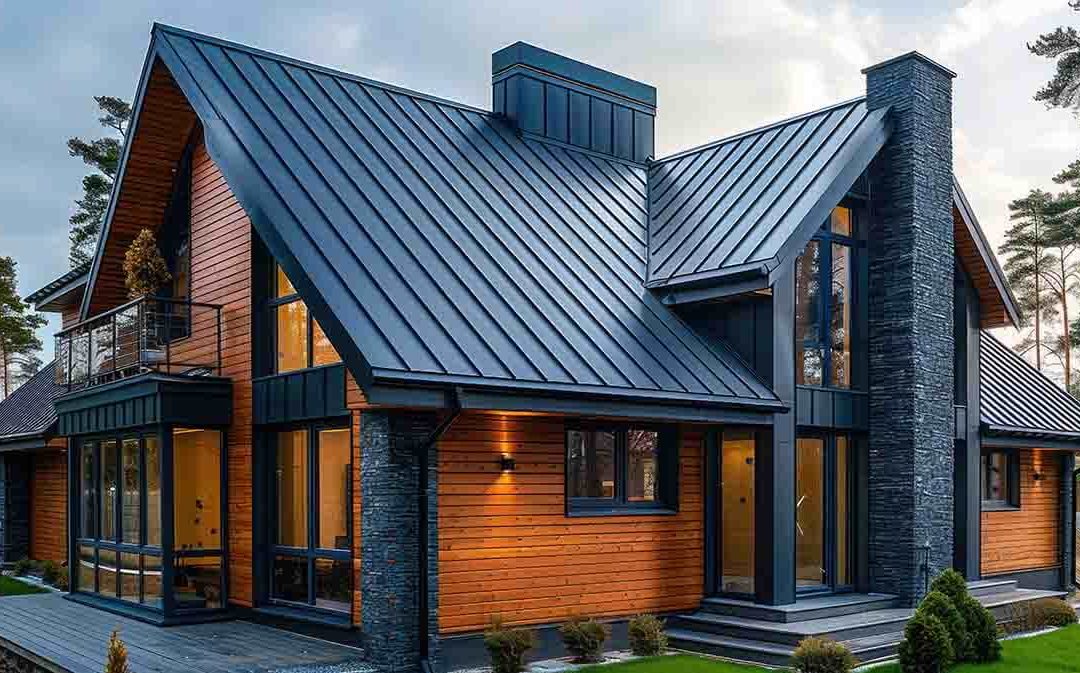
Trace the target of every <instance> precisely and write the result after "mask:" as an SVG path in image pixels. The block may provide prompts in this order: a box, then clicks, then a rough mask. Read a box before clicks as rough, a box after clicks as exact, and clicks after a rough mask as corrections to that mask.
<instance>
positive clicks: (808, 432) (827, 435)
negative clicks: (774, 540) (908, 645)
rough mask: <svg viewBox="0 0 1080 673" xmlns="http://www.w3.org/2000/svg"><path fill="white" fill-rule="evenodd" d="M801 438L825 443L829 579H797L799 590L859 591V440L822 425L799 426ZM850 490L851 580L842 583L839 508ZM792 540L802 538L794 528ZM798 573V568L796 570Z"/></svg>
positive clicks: (825, 548) (810, 592) (800, 592)
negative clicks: (842, 451)
mask: <svg viewBox="0 0 1080 673" xmlns="http://www.w3.org/2000/svg"><path fill="white" fill-rule="evenodd" d="M841 438H842V439H843V440H844V441H845V442H846V444H847V450H846V454H847V455H846V459H847V465H846V466H845V471H844V472H845V476H846V477H847V481H846V483H844V484H840V483H839V481H838V479H837V478H836V476H837V468H838V467H839V464H840V463H839V456H838V455H837V454H838V453H839V449H838V448H837V445H838V444H839V442H840V439H841ZM800 439H814V440H820V441H821V442H822V451H823V456H822V458H823V462H822V470H823V474H824V476H825V484H823V491H822V495H823V497H824V505H825V507H824V511H823V513H822V514H823V517H824V537H823V539H822V544H823V545H824V546H823V552H824V561H825V566H826V568H825V571H826V572H825V574H826V582H824V583H823V584H815V585H804V586H799V585H798V580H797V578H796V593H797V594H798V595H800V596H804V595H814V594H840V593H850V592H852V591H854V590H855V585H856V583H857V579H856V575H857V572H858V571H857V567H856V566H857V560H858V559H857V546H858V542H857V539H856V537H857V535H858V513H857V511H856V508H857V494H856V489H857V484H858V476H857V475H856V468H857V465H858V461H857V459H856V457H855V451H856V450H857V447H858V440H857V439H856V436H855V434H854V433H851V432H846V431H842V430H836V431H831V430H825V429H821V428H804V427H799V428H798V430H797V432H796V435H795V441H796V442H798V440H800ZM796 460H798V451H797V450H796ZM841 489H844V490H846V491H847V517H846V518H847V522H846V525H847V533H848V541H847V545H846V550H847V559H846V560H845V562H846V564H847V569H848V577H849V581H848V582H846V583H841V582H840V581H839V578H838V577H836V575H837V573H838V571H839V568H840V564H839V557H838V554H837V550H838V548H839V546H840V545H839V533H840V531H839V530H838V528H837V524H838V522H839V519H838V517H837V509H838V504H839V499H840V496H841V493H840V490H841ZM795 497H796V500H797V499H798V492H796V493H795ZM795 525H796V528H797V527H798V516H797V515H796V524H795ZM791 539H792V541H793V542H794V541H795V540H797V539H798V533H797V531H796V530H793V531H792V538H791ZM793 572H797V570H793Z"/></svg>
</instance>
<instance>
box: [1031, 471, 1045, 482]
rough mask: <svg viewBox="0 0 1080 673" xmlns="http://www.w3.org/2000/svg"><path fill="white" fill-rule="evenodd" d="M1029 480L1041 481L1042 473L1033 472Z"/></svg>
mask: <svg viewBox="0 0 1080 673" xmlns="http://www.w3.org/2000/svg"><path fill="white" fill-rule="evenodd" d="M1031 478H1032V479H1034V480H1035V481H1042V478H1043V476H1042V472H1035V473H1034V474H1032V475H1031Z"/></svg>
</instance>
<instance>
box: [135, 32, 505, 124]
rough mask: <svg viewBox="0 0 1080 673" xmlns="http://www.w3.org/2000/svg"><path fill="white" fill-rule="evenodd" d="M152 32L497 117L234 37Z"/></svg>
mask: <svg viewBox="0 0 1080 673" xmlns="http://www.w3.org/2000/svg"><path fill="white" fill-rule="evenodd" d="M151 32H152V34H156V33H159V32H160V33H165V34H171V35H176V36H178V37H183V38H187V39H189V40H197V41H200V42H205V43H208V44H212V45H215V46H217V47H222V48H225V49H234V50H236V51H242V52H244V53H247V54H249V55H252V56H257V57H261V58H268V59H271V60H274V61H278V62H280V63H287V64H289V65H293V66H296V67H298V68H303V69H305V70H311V71H313V72H319V73H322V74H324V75H330V76H331V77H339V78H342V79H347V80H350V81H353V82H356V83H357V84H362V85H364V86H373V87H376V88H379V89H383V90H385V91H389V92H391V93H396V94H401V95H405V96H410V97H412V98H419V99H421V100H426V101H429V102H432V103H437V104H440V105H449V106H451V107H455V108H458V109H461V110H467V111H469V112H476V113H479V114H483V115H488V116H496V115H495V113H494V112H492V111H491V110H485V109H484V108H480V107H476V106H473V105H469V104H468V103H462V102H459V101H455V100H451V99H449V98H443V97H441V96H436V95H434V94H429V93H425V92H423V91H416V90H415V89H409V88H406V87H403V86H400V85H397V84H389V83H387V82H380V81H379V80H376V79H371V78H370V77H364V76H362V75H357V74H355V73H351V72H346V71H344V70H340V69H338V68H330V67H327V66H324V65H319V64H318V63H313V62H311V61H305V60H303V59H299V58H294V57H292V56H286V55H285V54H281V53H278V52H273V51H269V50H266V49H260V48H258V47H252V46H250V45H246V44H243V43H240V42H234V41H232V40H226V39H224V38H220V37H215V36H213V35H207V34H205V33H198V32H195V31H193V30H187V29H186V28H179V27H177V26H171V25H169V24H166V23H159V22H157V21H155V22H154V25H153V29H152V31H151Z"/></svg>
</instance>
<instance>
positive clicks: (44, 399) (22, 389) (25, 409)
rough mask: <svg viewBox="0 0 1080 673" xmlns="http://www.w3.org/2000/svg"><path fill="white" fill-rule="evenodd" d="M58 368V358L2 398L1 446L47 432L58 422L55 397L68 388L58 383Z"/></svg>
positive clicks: (0, 420)
mask: <svg viewBox="0 0 1080 673" xmlns="http://www.w3.org/2000/svg"><path fill="white" fill-rule="evenodd" d="M55 368H56V361H55V360H54V361H53V362H50V363H49V364H48V365H46V366H44V367H42V368H41V371H39V372H38V373H37V374H34V375H33V376H32V377H30V380H28V381H27V382H26V383H24V384H22V385H21V386H19V387H18V388H16V389H15V390H14V391H12V393H11V394H10V395H8V396H7V397H6V398H5V399H4V401H2V402H0V450H2V448H3V444H5V443H7V442H12V441H16V440H24V439H28V438H33V437H37V436H39V435H43V434H46V433H48V432H49V431H50V429H51V428H52V426H53V424H54V423H56V409H55V408H54V407H53V400H54V399H55V398H57V397H59V396H60V395H61V394H62V393H63V392H64V389H63V388H62V387H60V386H58V385H56V372H55Z"/></svg>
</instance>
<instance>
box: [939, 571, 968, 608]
mask: <svg viewBox="0 0 1080 673" xmlns="http://www.w3.org/2000/svg"><path fill="white" fill-rule="evenodd" d="M930 591H931V592H934V591H937V592H939V593H943V594H945V596H946V597H947V598H948V599H949V600H950V601H952V603H953V605H954V606H957V608H959V606H960V601H962V600H963V599H964V597H965V596H968V595H969V594H968V588H967V580H965V579H964V576H963V575H961V574H960V573H959V572H957V571H956V570H954V569H953V568H949V569H948V570H944V571H942V572H941V573H940V574H938V576H937V577H935V578H934V581H933V582H931V583H930Z"/></svg>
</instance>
